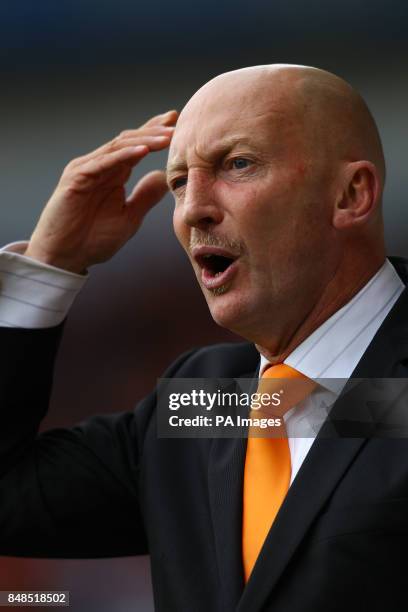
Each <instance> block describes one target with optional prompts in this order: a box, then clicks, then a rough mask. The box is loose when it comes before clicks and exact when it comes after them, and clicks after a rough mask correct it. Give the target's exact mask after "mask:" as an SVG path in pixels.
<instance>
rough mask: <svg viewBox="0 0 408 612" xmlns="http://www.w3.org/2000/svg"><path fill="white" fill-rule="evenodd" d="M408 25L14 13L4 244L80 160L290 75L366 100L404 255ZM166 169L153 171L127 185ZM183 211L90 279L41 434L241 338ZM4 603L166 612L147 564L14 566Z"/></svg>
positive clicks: (356, 13)
mask: <svg viewBox="0 0 408 612" xmlns="http://www.w3.org/2000/svg"><path fill="white" fill-rule="evenodd" d="M407 24H408V3H407V2H406V1H405V0H388V1H382V0H370V1H365V0H342V2H337V3H336V2H327V0H326V1H323V0H309V2H304V1H303V0H251V2H248V1H247V0H245V1H244V0H235V1H234V2H222V0H207V1H206V2H205V3H204V2H203V3H193V2H187V1H186V0H184V1H179V2H177V1H176V2H173V3H163V2H158V0H150V1H149V2H134V1H131V0H116V1H113V0H70V1H69V2H68V1H64V0H59V2H55V1H52V0H38V1H37V2H33V1H28V0H13V1H12V0H3V2H2V3H1V6H0V71H1V115H0V135H1V137H0V157H1V166H0V168H1V200H2V204H1V217H0V219H1V222H0V244H6V243H8V242H10V241H13V240H18V239H25V238H28V237H29V236H30V233H31V231H32V229H33V227H34V224H35V221H36V219H37V217H38V215H39V213H40V211H41V209H42V207H43V206H44V204H45V202H46V201H47V199H48V197H49V195H50V193H51V192H52V190H53V188H54V186H55V184H56V182H57V180H58V177H59V175H60V173H61V171H62V169H63V167H64V165H65V164H66V163H67V162H68V161H69V160H70V159H71V158H73V157H77V156H78V155H80V154H83V153H86V152H88V151H90V150H92V149H94V148H96V147H97V146H98V145H100V144H101V143H103V142H104V141H106V140H109V139H111V138H112V137H113V136H114V135H115V134H117V133H118V132H120V131H121V130H123V129H128V128H131V127H136V126H138V125H139V124H140V123H143V122H144V121H145V120H146V119H147V118H148V117H150V116H151V115H153V114H157V113H159V112H163V111H165V110H168V109H171V108H177V109H181V108H182V107H183V105H184V104H185V102H186V101H187V99H188V98H189V97H190V96H191V95H192V93H193V92H194V91H195V90H196V89H197V88H198V87H199V86H200V85H202V84H203V83H204V82H206V81H207V80H209V79H210V78H212V77H213V76H215V75H216V74H219V73H221V72H225V71H227V70H231V69H234V68H239V67H242V66H249V65H255V64H265V63H271V62H285V63H286V62H289V63H298V64H310V65H314V66H318V67H321V68H325V69H328V70H331V71H333V72H336V73H337V74H339V75H340V76H342V77H344V78H345V79H346V80H348V81H349V82H350V83H351V84H352V85H354V86H355V87H356V88H357V89H358V90H359V91H360V92H361V93H362V94H363V96H364V97H365V99H366V100H367V102H368V105H369V106H370V108H371V110H372V112H373V114H374V116H375V118H376V120H377V123H378V125H379V129H380V132H381V135H382V139H383V143H384V148H385V153H386V158H387V162H388V183H387V188H386V194H385V217H386V225H387V243H388V250H389V252H390V253H393V254H398V255H405V256H407V255H408V238H407V235H408V232H407V228H408V206H407V200H408V197H407V195H408V181H407V178H406V160H407V159H408V128H407V117H406V115H407V110H406V109H407V108H408V82H407V69H408V62H407V57H408V38H407V34H408V31H407V30H408V25H407ZM165 162H166V156H165V154H155V155H153V156H151V157H149V159H148V160H145V161H144V162H143V163H142V164H141V166H140V168H139V169H138V170H137V172H135V176H134V177H133V178H132V180H131V182H130V186H131V185H132V184H133V183H134V182H135V181H136V180H137V177H138V176H140V174H141V173H143V172H145V171H147V170H150V169H152V168H155V167H158V168H160V167H163V166H164V164H165ZM172 209H173V203H172V200H171V198H170V197H169V196H167V197H166V198H165V199H164V200H163V201H162V203H161V204H160V205H159V206H158V207H157V208H156V209H154V210H153V211H152V212H151V213H150V214H149V215H148V217H147V218H146V220H145V222H144V224H143V227H142V229H141V231H140V232H139V233H138V235H137V237H136V238H135V239H133V240H132V241H130V242H129V243H128V244H127V246H126V247H125V248H124V249H123V250H122V251H121V252H120V253H119V254H118V255H117V256H116V257H115V258H114V259H113V260H112V261H111V262H109V263H108V264H105V265H103V266H100V267H96V268H94V269H93V270H92V271H91V275H90V279H89V281H88V283H87V285H86V287H85V289H84V290H83V292H82V293H81V295H80V296H79V298H78V299H77V301H76V303H75V305H74V307H73V309H72V311H71V314H70V316H69V320H68V324H67V327H66V332H65V336H64V340H63V344H62V348H61V351H60V354H59V359H58V364H57V371H56V382H55V390H54V394H53V399H52V405H51V409H50V413H49V416H48V417H47V420H46V422H45V424H44V427H46V428H48V427H53V426H56V425H58V426H60V425H66V426H69V425H71V424H73V423H75V422H76V421H78V420H82V419H84V418H86V417H87V416H88V415H91V414H94V413H95V412H99V413H102V412H112V411H122V410H130V409H132V407H133V406H134V405H135V403H136V402H137V400H138V399H140V398H141V397H143V395H144V394H146V393H147V392H148V391H149V390H150V389H151V388H152V387H153V385H154V384H155V381H156V379H157V377H159V376H160V374H161V372H162V371H163V369H164V368H165V367H166V366H167V365H168V364H169V363H170V362H171V361H172V360H173V359H174V358H175V357H176V356H177V355H178V354H179V353H180V352H182V351H184V350H186V349H188V348H190V347H193V346H197V345H201V344H209V343H213V342H217V341H220V340H232V341H235V340H237V338H236V337H233V336H232V335H231V334H229V333H228V332H226V331H223V330H221V329H220V328H217V326H216V325H215V324H214V323H213V322H212V320H211V318H210V316H209V314H208V311H207V308H206V305H205V301H204V298H203V297H202V295H201V292H200V290H199V288H198V286H197V285H196V281H195V277H194V276H193V273H192V270H190V267H189V264H188V262H187V260H186V259H185V256H184V254H183V252H182V251H181V248H180V247H179V246H178V244H177V242H176V240H175V238H174V236H173V233H172V225H171V216H172ZM108 520H109V517H107V521H108ZM185 562H186V564H187V563H189V559H186V560H185ZM5 589H15V590H18V589H26V590H27V589H36V590H39V589H60V590H69V591H71V602H72V603H71V608H72V609H73V610H75V611H82V610H87V611H89V612H92V611H94V610H95V611H96V610H98V612H105V611H106V612H108V611H111V610H114V611H115V612H128V611H130V610H140V611H142V612H151V611H152V610H153V603H152V596H151V584H150V574H149V563H148V559H147V558H128V559H107V560H98V561H95V560H89V561H72V560H71V561H63V560H61V561H60V560H58V561H55V560H49V561H48V560H41V561H39V560H28V559H27V560H22V559H10V558H1V559H0V590H5ZM180 612H181V611H180ZM182 612H187V611H182Z"/></svg>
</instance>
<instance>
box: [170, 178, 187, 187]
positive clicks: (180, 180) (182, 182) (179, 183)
mask: <svg viewBox="0 0 408 612" xmlns="http://www.w3.org/2000/svg"><path fill="white" fill-rule="evenodd" d="M186 183H187V177H186V176H180V177H178V178H176V179H174V180H173V181H172V182H171V188H172V190H173V191H177V189H180V187H184V186H185V185H186Z"/></svg>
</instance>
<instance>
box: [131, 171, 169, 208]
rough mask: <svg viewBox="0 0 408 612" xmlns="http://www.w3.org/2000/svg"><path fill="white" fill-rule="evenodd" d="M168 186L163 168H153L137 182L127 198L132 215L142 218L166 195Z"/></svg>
mask: <svg viewBox="0 0 408 612" xmlns="http://www.w3.org/2000/svg"><path fill="white" fill-rule="evenodd" d="M167 191H168V186H167V182H166V175H165V173H164V172H162V171H161V170H153V171H152V172H149V173H148V174H146V175H145V176H144V177H143V178H142V179H140V181H139V182H138V183H137V185H136V186H135V188H134V189H133V191H132V193H131V194H130V196H129V197H128V198H127V200H126V204H127V205H128V206H129V208H130V212H131V214H132V215H134V216H136V217H137V218H142V217H143V216H144V215H145V214H146V213H147V212H148V211H149V210H150V209H151V208H153V206H154V205H155V204H157V203H158V202H160V200H161V199H162V198H163V197H164V196H165V195H166V193H167Z"/></svg>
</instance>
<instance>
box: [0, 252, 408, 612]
mask: <svg viewBox="0 0 408 612" xmlns="http://www.w3.org/2000/svg"><path fill="white" fill-rule="evenodd" d="M394 263H395V262H394ZM395 265H397V267H398V268H399V270H400V273H401V275H402V276H403V277H404V279H405V280H406V269H405V266H404V265H403V264H402V262H401V261H397V262H396V263H395ZM407 313H408V290H407V289H406V290H405V291H404V293H403V294H402V295H401V297H400V298H399V300H398V302H397V303H396V304H395V306H394V307H393V309H392V311H391V313H390V314H389V315H388V317H387V319H386V320H385V322H384V323H383V325H382V326H381V328H380V330H379V331H378V333H377V334H376V336H375V338H374V339H373V341H372V343H371V344H370V346H369V347H368V349H367V351H366V353H365V355H364V356H363V358H362V360H361V361H360V363H359V364H358V366H357V368H356V370H355V372H354V376H355V377H374V376H375V377H401V378H405V377H407V371H408V324H407V321H408V317H407ZM60 333H61V327H58V328H52V329H46V330H19V329H9V328H5V329H1V330H0V335H1V346H2V350H1V351H0V355H1V367H0V372H1V388H0V393H1V395H0V397H1V410H2V426H1V431H0V470H1V477H0V499H1V503H0V554H3V555H17V556H33V557H60V558H67V557H71V558H72V557H76V558H81V557H82V558H84V557H106V556H122V555H135V554H146V553H149V554H150V555H151V564H152V577H153V589H154V597H155V605H156V609H157V610H160V611H164V612H221V611H222V612H232V611H233V610H236V611H237V612H258V611H260V610H266V611H270V612H272V611H273V612H336V611H339V612H340V611H341V612H344V610H345V609H349V610H350V609H351V610H364V611H365V610H367V611H369V612H374V611H380V610H381V611H383V610H386V609H387V610H393V611H396V612H398V611H401V612H402V611H406V610H407V609H408V593H407V589H406V582H407V581H406V558H407V553H408V440H406V439H405V438H404V437H403V438H396V439H394V438H393V437H390V438H388V439H386V438H384V437H378V436H377V437H376V436H371V433H372V432H368V433H369V434H370V435H369V436H367V435H366V434H367V431H366V425H364V426H362V427H360V426H359V424H358V423H357V425H356V426H355V427H354V429H353V430H350V428H349V424H347V421H346V420H345V419H344V418H343V412H342V410H343V409H344V407H346V409H347V407H348V405H349V404H348V402H349V400H348V396H347V395H345V396H343V398H341V400H339V401H338V402H337V404H336V405H335V407H334V408H333V410H332V413H331V417H330V422H328V423H327V425H326V426H323V428H322V430H321V433H320V434H319V436H318V438H317V439H316V440H315V442H314V444H313V446H312V448H311V450H310V452H309V453H308V455H307V457H306V459H305V461H304V463H303V465H302V467H301V469H300V471H299V473H298V475H297V476H296V479H295V480H294V482H293V484H292V486H291V487H290V490H289V492H288V495H287V497H286V499H285V501H284V503H283V505H282V507H281V509H280V511H279V514H278V516H277V518H276V520H275V522H274V524H273V526H272V528H271V530H270V532H269V535H268V537H267V540H266V543H265V545H264V547H263V549H262V551H261V554H260V556H259V558H258V560H257V563H256V565H255V568H254V571H253V573H252V575H251V578H250V580H249V582H248V584H247V585H246V586H245V588H244V583H243V573H242V562H241V521H242V503H241V500H242V480H243V466H244V459H245V447H246V446H245V440H242V439H201V440H198V439H159V438H158V437H157V431H156V425H157V423H156V392H153V393H152V394H151V395H149V396H148V397H147V398H146V399H145V400H143V401H142V402H141V403H140V405H139V406H137V407H136V409H135V410H134V411H133V412H130V413H125V414H123V413H122V414H114V415H110V416H96V417H93V418H91V419H89V420H87V421H86V422H84V423H81V424H79V425H77V426H76V427H74V428H72V429H55V430H52V431H47V432H45V433H42V434H40V435H37V431H38V426H39V423H40V421H41V419H42V417H43V416H44V414H45V412H46V410H47V406H48V400H49V395H50V389H51V382H52V368H53V361H54V358H55V353H56V350H57V347H58V341H59V336H60ZM258 360H259V356H258V353H257V352H256V350H255V348H254V347H253V345H251V344H248V343H242V344H233V345H226V344H225V345H218V346H214V347H209V348H204V349H200V350H197V351H192V352H190V353H188V354H185V355H183V356H181V357H180V358H179V359H178V360H177V361H176V362H175V363H174V364H173V365H172V366H171V367H170V368H169V370H168V371H167V372H166V373H165V376H166V377H172V376H177V377H180V378H192V377H218V378H219V377H223V378H231V377H240V376H241V377H246V378H247V377H251V376H253V375H254V374H255V372H256V369H257V366H258ZM403 401H405V400H403ZM404 406H405V404H404ZM407 410H408V405H407ZM354 425H355V424H354ZM360 425H361V424H360ZM325 432H326V433H327V432H329V433H330V435H329V436H326V435H325ZM333 432H334V434H335V435H333ZM344 434H346V435H347V437H343V435H344Z"/></svg>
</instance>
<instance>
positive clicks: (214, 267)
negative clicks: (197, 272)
mask: <svg viewBox="0 0 408 612" xmlns="http://www.w3.org/2000/svg"><path fill="white" fill-rule="evenodd" d="M196 261H197V263H198V265H199V266H200V268H201V269H204V270H205V271H206V272H207V274H208V275H209V276H219V275H220V274H222V273H223V272H225V270H226V269H227V268H229V266H230V265H231V264H232V263H233V262H234V261H235V259H234V258H233V257H225V256H224V255H209V254H208V255H199V256H198V257H197V258H196Z"/></svg>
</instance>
